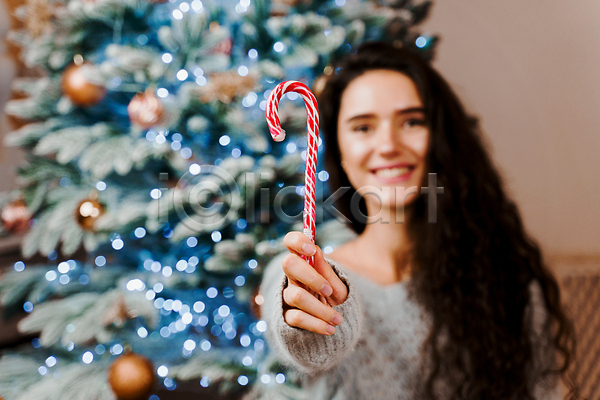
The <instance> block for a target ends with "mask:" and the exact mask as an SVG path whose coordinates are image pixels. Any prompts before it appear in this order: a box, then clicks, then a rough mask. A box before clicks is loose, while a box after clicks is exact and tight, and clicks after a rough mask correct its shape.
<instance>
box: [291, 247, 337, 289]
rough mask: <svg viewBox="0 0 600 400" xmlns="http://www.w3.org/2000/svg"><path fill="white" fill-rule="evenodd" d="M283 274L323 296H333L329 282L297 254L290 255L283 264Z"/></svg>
mask: <svg viewBox="0 0 600 400" xmlns="http://www.w3.org/2000/svg"><path fill="white" fill-rule="evenodd" d="M282 266H283V272H285V274H286V275H287V277H288V278H289V279H290V280H291V281H292V282H293V283H296V282H299V283H301V284H304V285H306V286H307V287H308V288H309V289H311V290H313V291H314V292H316V293H320V294H322V295H323V296H325V297H327V296H331V294H332V293H333V288H332V287H331V285H330V284H329V283H328V281H327V280H326V279H325V278H324V277H323V276H322V275H321V274H319V273H318V272H317V271H316V270H315V269H314V268H312V267H311V266H310V265H309V264H308V263H307V262H306V261H304V260H303V259H302V258H301V257H300V256H298V255H296V254H292V253H290V254H288V255H287V256H285V258H284V259H283V262H282ZM342 284H343V283H342Z"/></svg>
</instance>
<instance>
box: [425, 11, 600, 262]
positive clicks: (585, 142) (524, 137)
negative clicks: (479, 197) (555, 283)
mask: <svg viewBox="0 0 600 400" xmlns="http://www.w3.org/2000/svg"><path fill="white" fill-rule="evenodd" d="M599 21H600V2H599V1H598V0H578V1H573V2H571V1H564V0H544V1H541V0H537V1H535V0H525V1H524V0H502V1H489V0H488V1H481V0H437V1H435V2H434V5H433V7H432V10H431V13H430V17H429V19H428V20H427V21H426V22H425V24H424V25H423V33H430V34H432V33H435V34H439V35H440V36H441V40H440V42H439V44H438V51H437V55H436V60H435V62H434V66H435V67H436V68H437V69H438V70H439V71H440V72H441V73H442V74H443V75H444V76H445V77H446V78H447V79H448V80H449V81H450V83H451V84H452V85H453V87H454V88H455V89H456V90H457V92H458V93H459V95H460V96H461V97H462V99H463V100H464V102H465V103H466V105H467V107H468V108H469V109H470V110H471V112H473V113H475V114H477V115H479V116H480V118H481V122H482V126H483V128H484V130H485V132H486V134H487V137H488V138H489V142H490V143H491V144H492V147H493V149H492V154H493V156H494V158H495V160H496V161H497V163H498V164H499V166H500V168H501V170H502V172H503V174H504V177H505V180H506V182H507V184H508V187H509V189H510V190H511V192H512V193H513V195H514V197H515V199H516V200H517V202H518V204H519V205H520V208H521V210H522V212H523V217H524V220H525V223H526V227H527V228H528V230H529V231H530V232H531V233H532V235H534V236H535V237H536V238H537V239H538V240H539V242H540V243H541V244H542V246H543V248H544V249H545V250H546V251H547V252H548V254H550V255H553V254H563V255H564V254H578V253H579V254H582V253H584V254H590V253H596V254H598V253H600V174H599V172H600V161H599V157H598V155H599V154H600V24H599Z"/></svg>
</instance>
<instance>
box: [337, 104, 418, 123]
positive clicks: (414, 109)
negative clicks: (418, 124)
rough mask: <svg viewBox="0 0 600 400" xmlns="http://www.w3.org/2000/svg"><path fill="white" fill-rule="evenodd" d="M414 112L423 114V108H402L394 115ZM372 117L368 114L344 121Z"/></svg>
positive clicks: (372, 115)
mask: <svg viewBox="0 0 600 400" xmlns="http://www.w3.org/2000/svg"><path fill="white" fill-rule="evenodd" d="M415 112H421V113H423V114H425V108H423V107H409V108H404V109H402V110H398V111H396V112H395V113H394V114H396V115H402V114H410V113H415ZM374 116H375V114H370V113H367V114H360V115H355V116H354V117H351V118H348V119H347V120H346V122H352V121H354V120H357V119H363V118H373V117H374Z"/></svg>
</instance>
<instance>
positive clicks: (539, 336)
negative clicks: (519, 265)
mask: <svg viewBox="0 0 600 400" xmlns="http://www.w3.org/2000/svg"><path fill="white" fill-rule="evenodd" d="M529 294H530V299H531V300H530V305H529V307H528V309H527V314H526V315H527V316H528V318H529V327H530V332H531V341H532V345H533V354H534V376H539V374H540V372H541V371H543V370H544V369H546V368H548V367H551V366H553V364H554V363H555V361H556V352H555V351H554V347H553V346H552V340H551V337H550V335H549V330H548V325H547V323H548V312H547V310H546V306H545V302H544V298H543V294H542V289H541V287H540V285H539V283H538V282H537V281H533V282H532V283H531V284H530V286H529ZM565 392H566V389H565V387H564V385H563V384H562V382H561V379H559V377H557V376H544V377H542V378H538V379H537V380H536V381H535V382H533V395H534V398H535V399H536V400H562V399H563V398H564V396H565V394H566V393H565Z"/></svg>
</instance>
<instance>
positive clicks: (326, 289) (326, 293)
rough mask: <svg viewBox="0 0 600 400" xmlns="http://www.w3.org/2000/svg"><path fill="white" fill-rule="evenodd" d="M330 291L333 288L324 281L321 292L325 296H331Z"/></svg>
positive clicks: (331, 291)
mask: <svg viewBox="0 0 600 400" xmlns="http://www.w3.org/2000/svg"><path fill="white" fill-rule="evenodd" d="M332 293H333V289H332V288H331V286H329V285H328V284H326V283H324V284H323V287H322V288H321V294H322V295H323V296H325V297H329V296H331V294H332Z"/></svg>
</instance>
